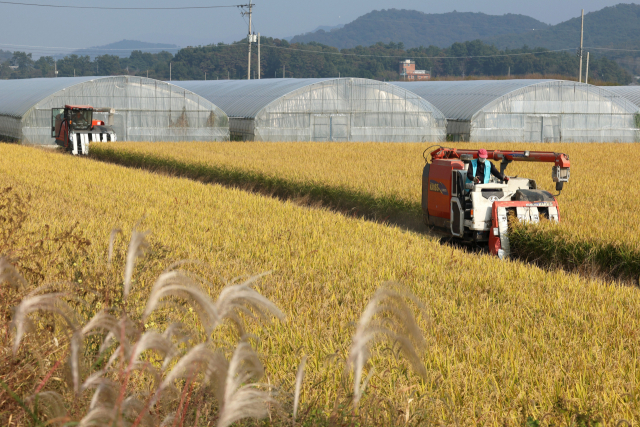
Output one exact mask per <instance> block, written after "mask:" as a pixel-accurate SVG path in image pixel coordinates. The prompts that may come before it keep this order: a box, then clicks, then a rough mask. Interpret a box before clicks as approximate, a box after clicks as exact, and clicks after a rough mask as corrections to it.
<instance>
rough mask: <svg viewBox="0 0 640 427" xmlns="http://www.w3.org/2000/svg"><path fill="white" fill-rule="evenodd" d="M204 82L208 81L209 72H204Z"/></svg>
mask: <svg viewBox="0 0 640 427" xmlns="http://www.w3.org/2000/svg"><path fill="white" fill-rule="evenodd" d="M204 81H207V72H206V71H205V72H204Z"/></svg>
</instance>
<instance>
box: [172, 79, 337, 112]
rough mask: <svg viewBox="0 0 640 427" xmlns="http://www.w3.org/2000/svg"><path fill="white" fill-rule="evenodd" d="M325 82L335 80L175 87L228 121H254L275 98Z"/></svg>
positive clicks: (184, 83)
mask: <svg viewBox="0 0 640 427" xmlns="http://www.w3.org/2000/svg"><path fill="white" fill-rule="evenodd" d="M328 80H335V78H324V79H260V80H191V81H181V82H178V83H177V84H178V85H179V86H180V87H183V88H185V89H187V90H190V91H192V92H194V93H197V94H198V95H200V96H202V97H203V98H205V99H208V100H209V101H211V102H213V103H215V104H216V105H217V106H218V107H220V108H221V109H222V110H223V111H224V112H225V113H227V116H229V117H243V118H253V117H255V116H256V115H257V114H258V112H259V111H260V110H262V109H263V108H264V107H266V106H267V105H269V104H270V103H271V102H273V101H275V100H277V99H278V98H281V97H283V96H285V95H288V94H290V93H292V92H294V91H296V90H297V89H302V88H304V87H307V86H309V85H312V84H315V83H319V82H324V81H328Z"/></svg>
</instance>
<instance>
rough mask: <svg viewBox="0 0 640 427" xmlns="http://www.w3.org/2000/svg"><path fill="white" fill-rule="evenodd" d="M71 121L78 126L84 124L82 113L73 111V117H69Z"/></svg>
mask: <svg viewBox="0 0 640 427" xmlns="http://www.w3.org/2000/svg"><path fill="white" fill-rule="evenodd" d="M71 121H72V122H73V123H76V124H78V125H82V124H84V114H82V111H80V110H75V111H74V112H73V115H72V116H71Z"/></svg>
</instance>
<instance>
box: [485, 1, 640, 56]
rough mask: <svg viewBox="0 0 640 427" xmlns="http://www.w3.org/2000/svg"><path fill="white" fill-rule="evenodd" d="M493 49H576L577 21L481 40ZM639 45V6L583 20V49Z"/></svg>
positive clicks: (613, 9) (610, 9)
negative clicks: (490, 44) (492, 45)
mask: <svg viewBox="0 0 640 427" xmlns="http://www.w3.org/2000/svg"><path fill="white" fill-rule="evenodd" d="M483 41H485V42H488V43H493V44H495V45H496V47H498V48H501V49H504V48H510V49H513V48H516V49H517V48H521V47H522V46H524V45H527V46H531V47H545V48H547V49H565V48H577V47H579V46H580V17H576V18H573V19H570V20H568V21H565V22H561V23H560V24H557V25H553V26H549V27H547V28H544V29H541V30H540V31H530V32H526V33H521V34H517V35H516V34H510V35H496V36H494V37H488V38H484V39H483ZM639 41H640V5H637V4H618V5H616V6H610V7H605V8H604V9H601V10H599V11H597V12H591V13H587V14H586V15H585V16H584V46H585V47H614V46H615V47H620V48H623V47H624V46H628V45H629V44H630V43H637V42H639Z"/></svg>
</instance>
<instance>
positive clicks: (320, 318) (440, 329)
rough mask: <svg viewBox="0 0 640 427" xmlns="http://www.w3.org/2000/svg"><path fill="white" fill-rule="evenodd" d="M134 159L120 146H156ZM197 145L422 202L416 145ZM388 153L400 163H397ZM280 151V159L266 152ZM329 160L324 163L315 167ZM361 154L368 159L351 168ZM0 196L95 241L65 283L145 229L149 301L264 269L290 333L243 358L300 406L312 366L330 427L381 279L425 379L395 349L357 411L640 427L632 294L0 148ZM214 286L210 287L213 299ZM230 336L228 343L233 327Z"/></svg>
mask: <svg viewBox="0 0 640 427" xmlns="http://www.w3.org/2000/svg"><path fill="white" fill-rule="evenodd" d="M139 147H140V148H136V147H133V148H131V147H130V149H146V150H152V149H154V148H153V147H150V146H142V145H140V146H139ZM176 147H182V149H184V150H185V151H184V152H183V155H186V154H184V153H187V151H186V150H187V149H191V148H190V147H196V145H193V146H191V145H184V146H177V145H158V146H157V149H159V150H164V152H168V153H171V155H178V153H177V152H175V151H176ZM202 147H209V148H211V149H213V148H215V147H219V148H224V149H225V151H224V152H219V153H218V154H216V155H217V156H219V157H221V158H224V157H226V158H227V159H228V161H230V162H237V163H241V162H244V161H245V160H241V159H243V158H247V156H248V154H247V153H251V152H252V151H253V152H254V154H252V155H253V156H254V157H253V158H255V159H258V158H260V157H265V158H266V157H270V159H268V160H266V159H263V161H264V163H262V166H261V167H267V166H268V167H271V168H273V170H274V172H275V171H276V169H277V166H278V165H288V166H287V168H288V169H287V170H288V172H287V173H290V174H293V173H297V174H298V175H297V176H299V177H300V178H299V179H320V178H321V177H323V176H329V175H331V174H328V173H327V171H331V170H339V169H340V167H339V166H340V161H339V159H342V165H343V166H344V165H345V164H347V159H348V158H349V157H353V158H355V159H358V158H359V159H358V160H357V161H354V162H353V164H354V166H353V167H352V168H351V169H350V170H346V171H343V172H344V173H343V174H341V173H336V174H334V175H332V176H334V177H333V178H330V179H334V180H336V181H334V182H336V183H341V184H343V185H362V186H367V185H368V186H370V188H371V189H372V190H371V191H374V189H377V190H375V191H380V192H383V191H389V190H388V189H386V188H387V187H391V188H394V187H393V186H394V185H397V186H398V187H397V188H398V189H399V190H398V191H402V190H401V189H400V188H401V186H402V185H405V187H404V188H405V190H406V191H407V193H406V195H404V196H403V197H416V194H419V190H418V189H416V188H414V185H415V184H411V185H409V184H402V185H401V182H403V181H404V180H403V179H401V178H400V177H401V176H402V175H404V176H407V177H409V178H411V180H413V181H416V180H417V178H418V177H419V173H420V172H419V171H415V170H414V169H415V168H416V167H418V169H419V168H420V165H421V162H420V161H419V160H415V159H414V157H415V156H416V155H417V156H418V157H419V155H420V152H419V151H420V150H418V147H417V146H409V145H399V146H396V145H394V146H389V148H386V147H384V146H378V145H370V146H366V145H355V144H350V145H344V146H338V145H331V146H329V147H330V148H323V147H322V146H319V145H309V146H308V147H306V148H305V146H302V148H300V147H301V146H300V145H293V144H281V145H274V146H267V145H264V147H267V148H264V150H266V151H262V156H260V154H259V152H258V147H259V146H258V145H255V146H254V145H250V144H238V145H237V147H238V149H237V150H235V151H234V149H233V147H234V146H233V145H224V144H222V145H220V144H213V145H209V146H207V145H204V144H203V145H202ZM251 147H254V149H253V150H252V149H250V148H251ZM286 147H289V150H285V149H284V148H286ZM391 147H395V149H396V150H398V152H404V153H405V154H406V156H398V155H396V157H394V156H393V152H394V150H392V148H391ZM294 148H295V149H296V150H298V152H292V150H293V149H294ZM275 149H278V150H279V151H277V152H276V153H279V158H278V159H276V158H275V157H274V156H275V154H274V152H273V151H269V150H275ZM330 149H333V150H334V156H333V157H332V158H333V160H332V161H327V160H326V158H327V157H328V156H326V155H325V156H324V157H325V159H324V160H320V159H319V158H317V157H318V156H319V155H320V154H321V153H323V152H325V153H326V151H327V150H328V151H330ZM305 150H306V151H305ZM309 150H311V151H309ZM314 150H315V151H314ZM303 151H304V153H306V155H303V154H301V153H302V152H303ZM369 152H374V153H376V154H374V155H373V158H369V159H362V158H363V157H366V156H365V155H364V154H365V153H369ZM191 153H192V154H193V153H197V151H192V152H191ZM339 153H341V154H339ZM267 154H268V156H267ZM569 154H570V155H571V153H569ZM201 156H203V157H204V156H208V154H206V152H204V153H202V154H201ZM385 157H386V158H387V161H388V163H389V164H390V165H394V166H393V167H389V169H390V170H395V172H394V173H392V174H388V175H387V176H391V178H390V179H389V180H388V181H387V182H386V183H385V181H384V180H383V179H382V176H383V175H384V173H383V171H379V172H378V170H377V169H375V170H373V169H370V170H369V172H370V173H369V174H367V173H366V172H367V165H369V167H371V166H372V165H374V164H380V163H383V160H384V159H385ZM305 158H308V159H309V162H307V164H306V165H305V161H304V159H305ZM402 158H404V167H400V164H401V160H402ZM374 159H375V160H374ZM574 159H575V156H574ZM577 163H578V162H577V161H576V164H577ZM631 163H632V162H631ZM265 165H266V166H265ZM394 168H395V169H394ZM583 170H587V169H583ZM310 171H311V172H310ZM278 173H280V172H278ZM541 173H542V172H541ZM585 173H586V172H585ZM313 174H315V175H313ZM576 175H579V174H574V175H573V178H572V179H573V182H575V181H578V179H576ZM314 177H315V178H314ZM340 177H342V178H340ZM340 179H343V180H344V181H342V182H340ZM359 179H360V180H361V181H360V183H358V180H359ZM540 181H541V182H542V179H540ZM0 182H2V183H3V184H4V185H11V186H13V187H14V188H15V189H17V190H18V191H21V192H23V193H25V194H30V195H31V200H32V202H31V203H32V204H31V209H32V210H31V213H30V217H29V220H28V221H29V223H28V225H27V228H29V229H36V228H37V227H41V226H42V224H47V225H48V226H49V227H50V228H51V229H53V230H61V229H65V228H67V227H69V226H70V225H71V224H73V223H75V222H78V224H79V226H78V229H79V230H82V232H83V233H84V235H85V236H86V237H87V238H89V239H90V240H91V242H92V244H91V245H90V246H89V247H87V248H86V249H85V250H86V251H87V255H86V256H84V257H83V258H82V259H79V260H78V262H77V263H74V264H77V265H69V266H68V271H67V277H66V279H68V280H74V281H76V282H78V281H80V280H82V281H83V283H91V281H92V280H93V279H92V278H91V276H90V275H89V272H90V271H92V269H95V265H96V264H98V263H101V262H103V260H104V259H105V258H106V254H107V252H108V249H107V243H106V242H108V240H109V235H110V232H111V230H112V229H113V228H114V227H116V226H123V227H125V228H127V229H130V228H131V227H132V226H133V224H136V223H137V222H138V221H139V220H140V219H141V218H144V220H143V224H144V227H145V228H147V229H149V230H151V232H152V234H151V236H150V242H151V249H152V251H151V254H150V255H149V256H148V257H150V258H149V259H150V261H148V262H147V263H142V264H141V267H140V268H138V269H136V271H135V274H134V278H135V280H136V284H135V286H134V288H136V289H141V290H144V289H146V290H148V289H149V288H150V286H151V285H152V280H153V278H155V277H157V274H158V273H159V272H160V271H162V270H163V269H164V268H165V267H166V266H167V265H169V264H170V263H171V262H173V261H176V260H181V259H197V260H201V261H203V262H205V263H207V264H209V265H210V266H211V269H212V271H215V272H217V273H219V274H220V275H222V276H223V277H227V278H232V277H236V276H240V275H245V274H255V273H259V272H263V271H268V270H270V271H273V274H272V275H271V276H267V277H266V278H265V279H263V282H262V284H261V285H260V291H261V293H262V294H263V295H265V296H266V297H268V298H269V299H270V300H271V301H273V302H274V303H276V304H277V305H278V307H280V308H281V309H282V310H283V312H284V313H285V314H286V316H287V321H286V322H278V323H274V324H271V325H259V324H255V323H254V324H250V325H249V327H248V332H249V333H251V334H254V335H255V336H257V337H260V340H259V341H257V342H254V345H255V346H256V350H257V351H258V353H259V354H260V356H261V359H262V360H263V363H264V365H265V369H266V376H267V379H268V382H269V383H270V384H272V385H276V386H278V387H281V389H282V390H283V392H282V394H281V396H286V395H287V393H293V388H294V384H295V379H296V371H297V368H298V365H299V363H300V361H301V360H302V358H303V356H304V355H306V356H307V363H306V374H305V380H304V383H303V386H302V391H301V394H300V395H301V407H300V409H299V410H298V413H299V414H300V413H305V411H308V410H309V409H311V408H313V409H317V410H319V411H320V412H321V413H329V412H331V411H332V409H333V408H334V404H335V402H336V401H337V400H338V399H339V398H340V397H341V396H342V397H344V396H345V395H346V394H348V393H350V391H349V390H350V388H349V386H348V385H344V384H343V382H342V373H343V372H344V361H345V360H346V359H347V358H348V357H349V354H348V349H349V345H350V342H351V337H352V335H353V333H354V331H355V322H356V321H357V320H358V318H359V315H360V313H361V312H362V310H363V309H364V307H365V306H366V304H367V302H368V300H369V299H370V297H371V296H372V295H373V294H374V292H375V290H376V289H377V288H378V286H379V285H380V284H381V283H383V282H385V281H389V280H391V281H398V282H400V283H402V284H403V285H405V286H406V287H407V288H408V289H410V290H411V292H413V293H414V294H415V295H416V296H417V298H418V299H419V300H420V301H421V302H422V303H423V304H424V305H425V306H426V311H425V312H424V313H423V314H421V315H419V316H418V317H417V320H418V324H419V326H420V328H421V330H422V332H423V334H424V336H425V339H426V346H425V348H426V350H425V351H424V352H423V353H421V355H420V356H421V359H422V362H423V363H424V366H425V368H426V372H427V373H426V377H425V379H420V378H419V377H417V376H416V375H414V374H413V373H412V371H411V369H409V365H408V364H407V362H406V361H405V360H404V359H402V358H399V357H398V348H397V347H394V346H392V347H388V348H385V347H377V348H376V349H375V350H374V352H373V358H372V361H371V365H370V366H369V368H368V372H371V369H374V371H373V374H372V377H371V379H370V383H369V384H370V385H369V387H368V388H367V390H366V392H365V395H366V396H364V397H363V399H362V402H364V401H365V398H366V397H367V396H368V397H369V398H370V400H369V404H370V405H371V406H372V407H373V406H374V405H373V402H374V401H376V402H377V403H376V404H375V407H376V408H383V411H386V413H387V414H390V413H393V414H394V415H393V416H392V418H393V419H394V420H395V419H396V418H395V417H396V416H398V414H399V415H400V419H402V420H404V419H405V416H407V412H408V413H409V414H419V415H420V417H423V418H424V419H425V420H426V421H428V422H429V423H443V424H448V425H452V424H458V425H480V424H481V425H523V424H524V423H525V422H526V420H527V418H528V417H531V418H532V419H534V420H535V419H538V420H542V419H543V418H544V423H554V424H561V425H564V424H569V423H570V422H573V421H575V420H577V419H578V420H591V421H594V420H598V419H601V420H603V421H605V422H606V423H607V425H613V424H615V423H616V422H617V421H618V420H620V419H626V420H629V421H630V422H632V423H638V422H640V412H639V411H638V410H637V402H638V399H639V398H640V396H639V395H638V390H640V389H639V386H640V375H639V374H638V369H637V365H638V362H637V360H638V359H637V354H638V332H637V331H638V327H639V326H640V317H639V314H640V294H638V291H637V289H635V288H630V287H621V286H617V285H615V284H613V283H607V282H603V281H596V280H586V279H584V278H581V277H579V276H577V275H572V274H567V273H564V272H545V271H543V270H541V269H538V268H535V267H532V266H529V265H526V264H523V263H520V262H516V261H507V262H501V261H499V260H498V259H495V258H494V257H490V256H483V255H470V254H468V253H465V252H463V251H459V250H456V249H453V248H449V247H443V246H440V245H438V244H437V243H435V242H434V241H432V240H430V239H427V238H425V237H424V236H421V235H419V234H414V233H409V232H406V231H403V230H401V229H398V228H395V227H387V226H384V225H381V224H376V223H372V222H367V221H364V220H360V219H355V218H345V217H343V216H339V215H335V214H333V213H331V212H329V211H325V210H319V209H316V210H314V209H307V208H303V207H300V206H297V205H295V204H293V203H290V202H281V201H278V200H275V199H271V198H267V197H262V196H259V195H254V194H249V193H246V192H243V191H240V190H234V189H228V188H224V187H221V186H218V185H206V184H202V183H198V182H193V181H190V180H186V179H179V178H171V177H166V176H159V175H155V174H151V173H147V172H143V171H137V170H132V169H127V168H122V167H118V166H114V165H108V164H103V163H100V162H96V161H93V160H90V159H82V158H74V157H71V156H66V155H60V154H55V153H45V152H42V151H39V150H35V149H29V148H25V147H19V146H9V145H2V146H0ZM573 182H572V183H570V184H569V186H568V189H569V188H571V185H572V184H573ZM409 188H411V190H409ZM418 188H419V187H418ZM569 194H570V195H571V193H569ZM567 216H569V213H565V217H567ZM120 245H121V247H122V245H124V243H121V244H120ZM57 267H59V266H57ZM56 274H58V273H56ZM221 286H222V285H221V284H220V283H219V282H214V285H213V288H212V289H211V292H212V293H213V294H217V293H218V292H219V291H220V289H221ZM135 295H136V294H135V293H134V294H133V297H135ZM185 321H190V319H189V318H188V317H187V318H185ZM4 328H5V329H4V330H3V331H0V336H1V337H2V339H4V337H5V336H6V326H4ZM228 334H229V338H228V340H231V339H232V338H231V337H232V335H231V334H232V332H231V329H230V330H229V332H228ZM228 340H222V342H221V345H224V342H227V341H228ZM5 344H6V342H4V343H3V345H5ZM5 350H6V349H3V350H2V351H3V353H2V355H0V358H1V357H4V356H5V355H6V354H7V353H6V352H5ZM1 398H2V399H4V397H1ZM376 399H378V400H376ZM363 410H366V409H363ZM6 415H7V418H8V414H6ZM407 418H408V416H407ZM379 422H380V423H384V421H379ZM544 423H543V424H544Z"/></svg>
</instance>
